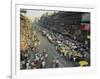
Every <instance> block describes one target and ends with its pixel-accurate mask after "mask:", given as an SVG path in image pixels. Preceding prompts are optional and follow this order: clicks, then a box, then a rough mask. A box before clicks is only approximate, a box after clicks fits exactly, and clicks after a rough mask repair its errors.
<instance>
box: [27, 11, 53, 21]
mask: <svg viewBox="0 0 100 79" xmlns="http://www.w3.org/2000/svg"><path fill="white" fill-rule="evenodd" d="M26 11H27V13H26V15H27V16H29V17H31V19H32V21H34V18H35V17H41V16H42V15H43V14H44V13H46V12H49V13H50V14H51V13H54V11H44V10H26Z"/></svg>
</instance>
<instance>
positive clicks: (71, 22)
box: [20, 9, 91, 70]
mask: <svg viewBox="0 0 100 79" xmlns="http://www.w3.org/2000/svg"><path fill="white" fill-rule="evenodd" d="M30 17H31V18H30ZM20 28H21V30H20V37H21V38H20V69H21V70H26V69H27V70H28V69H44V68H63V67H65V68H67V67H88V66H90V65H91V62H90V13H89V12H69V11H35V10H27V9H22V10H21V11H20Z"/></svg>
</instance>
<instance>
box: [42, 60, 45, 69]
mask: <svg viewBox="0 0 100 79" xmlns="http://www.w3.org/2000/svg"><path fill="white" fill-rule="evenodd" d="M42 68H45V61H44V60H42Z"/></svg>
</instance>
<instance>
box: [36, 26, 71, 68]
mask: <svg viewBox="0 0 100 79" xmlns="http://www.w3.org/2000/svg"><path fill="white" fill-rule="evenodd" d="M37 27H39V26H37ZM37 35H38V38H39V40H40V46H39V48H40V49H41V50H43V49H46V51H47V53H48V60H47V62H46V67H47V68H51V67H52V60H53V59H54V58H58V59H59V61H60V67H73V64H72V63H71V62H69V61H66V60H65V59H64V58H62V57H61V56H60V54H59V52H58V51H56V48H55V46H54V45H53V44H51V43H50V42H49V41H48V39H47V38H46V37H45V36H43V35H42V34H41V33H40V32H38V30H37Z"/></svg>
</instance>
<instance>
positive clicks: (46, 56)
mask: <svg viewBox="0 0 100 79" xmlns="http://www.w3.org/2000/svg"><path fill="white" fill-rule="evenodd" d="M47 58H48V54H47V53H46V54H45V60H46V61H47Z"/></svg>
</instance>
